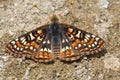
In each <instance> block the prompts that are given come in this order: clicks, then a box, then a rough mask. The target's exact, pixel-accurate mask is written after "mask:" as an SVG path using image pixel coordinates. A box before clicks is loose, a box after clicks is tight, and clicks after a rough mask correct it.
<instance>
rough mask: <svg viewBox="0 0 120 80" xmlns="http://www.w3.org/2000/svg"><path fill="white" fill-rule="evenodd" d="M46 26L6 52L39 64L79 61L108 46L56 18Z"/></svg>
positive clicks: (9, 46) (17, 42)
mask: <svg viewBox="0 0 120 80" xmlns="http://www.w3.org/2000/svg"><path fill="white" fill-rule="evenodd" d="M51 21H52V23H51V24H45V25H43V26H40V27H39V28H37V29H34V30H32V31H30V32H28V33H26V34H23V35H21V36H20V37H18V38H17V39H13V40H12V41H11V42H9V43H8V44H7V46H6V48H5V50H6V52H7V53H9V54H12V55H13V56H15V57H25V58H28V59H31V60H33V61H36V62H43V63H48V62H52V61H54V59H55V58H57V59H60V60H61V61H76V60H78V59H80V58H81V56H83V55H90V54H94V53H98V52H99V51H101V50H102V49H103V48H104V47H105V42H104V40H103V39H101V38H100V37H98V36H95V35H93V34H91V33H88V32H86V31H84V30H81V29H78V28H76V27H74V26H71V25H68V24H64V23H59V20H58V18H57V17H56V16H53V18H52V19H51Z"/></svg>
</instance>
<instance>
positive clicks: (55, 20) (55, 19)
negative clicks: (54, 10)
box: [50, 14, 59, 24]
mask: <svg viewBox="0 0 120 80" xmlns="http://www.w3.org/2000/svg"><path fill="white" fill-rule="evenodd" d="M50 20H51V23H52V24H58V23H59V19H58V17H57V15H56V14H53V15H52V17H51V19H50Z"/></svg>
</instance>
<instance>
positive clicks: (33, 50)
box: [6, 25, 53, 62]
mask: <svg viewBox="0 0 120 80" xmlns="http://www.w3.org/2000/svg"><path fill="white" fill-rule="evenodd" d="M48 26H49V25H44V26H41V27H39V28H37V29H35V30H32V31H30V32H28V33H26V34H24V35H22V36H20V37H18V38H17V39H14V40H12V41H11V42H10V43H8V44H7V46H6V52H7V53H9V54H12V55H13V56H16V57H25V58H30V59H33V60H34V61H39V62H44V61H46V62H47V61H49V60H50V61H51V59H53V57H52V55H51V54H49V53H48V52H47V50H46V51H45V52H43V51H44V50H43V51H42V52H41V50H42V49H43V48H44V49H45V47H43V46H44V45H45V44H44V41H46V38H47V35H48V33H49V30H48V29H49V28H48ZM50 58H51V59H50ZM43 59H44V60H43Z"/></svg>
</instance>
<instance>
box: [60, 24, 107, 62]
mask: <svg viewBox="0 0 120 80" xmlns="http://www.w3.org/2000/svg"><path fill="white" fill-rule="evenodd" d="M61 26H62V28H63V33H64V36H65V37H64V38H63V43H64V44H62V45H63V46H62V50H63V51H62V52H61V53H60V59H61V60H65V61H73V60H77V59H79V58H80V56H81V55H90V54H93V53H96V52H98V51H101V50H102V49H103V48H104V47H105V42H104V41H103V40H102V39H101V38H100V37H98V36H95V35H93V34H91V33H88V32H85V31H83V30H81V29H78V28H76V27H74V26H70V25H66V24H61ZM64 46H65V47H64Z"/></svg>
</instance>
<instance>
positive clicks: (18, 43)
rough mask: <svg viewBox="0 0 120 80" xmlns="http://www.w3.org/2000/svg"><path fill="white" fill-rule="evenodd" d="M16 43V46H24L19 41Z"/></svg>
mask: <svg viewBox="0 0 120 80" xmlns="http://www.w3.org/2000/svg"><path fill="white" fill-rule="evenodd" d="M16 45H17V46H18V47H21V48H24V46H23V45H22V44H20V42H19V41H17V42H16Z"/></svg>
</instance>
